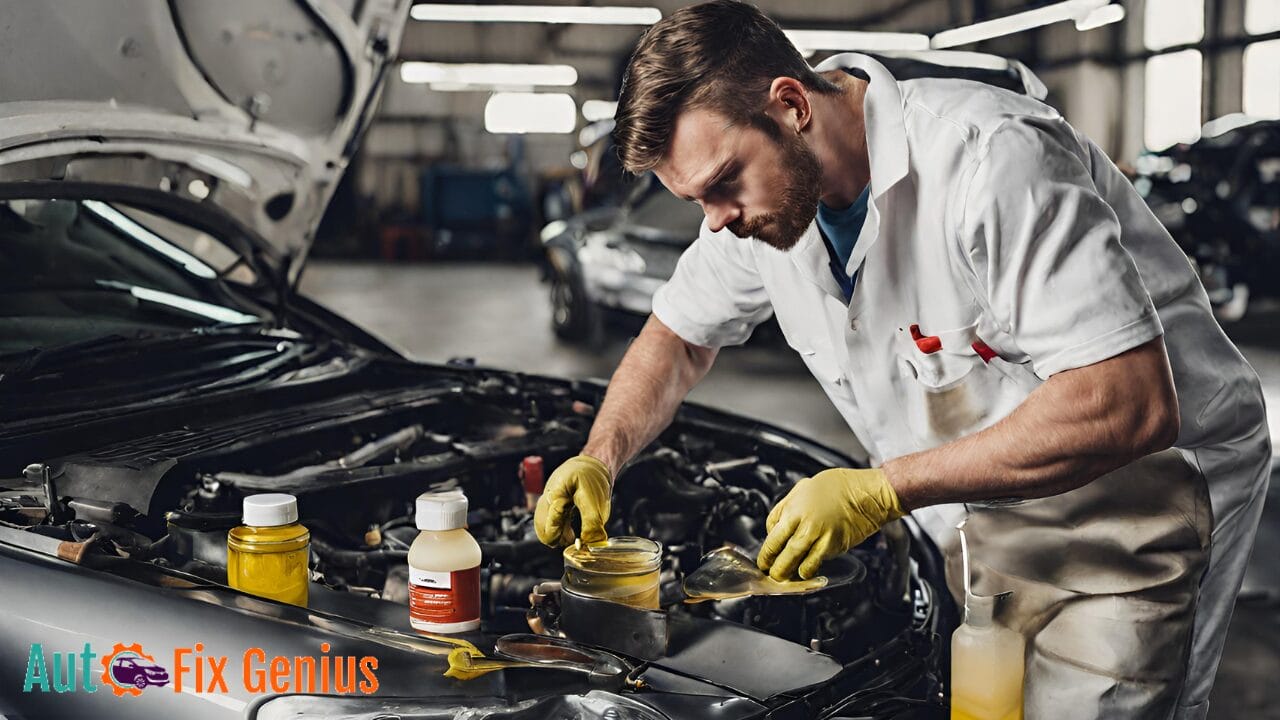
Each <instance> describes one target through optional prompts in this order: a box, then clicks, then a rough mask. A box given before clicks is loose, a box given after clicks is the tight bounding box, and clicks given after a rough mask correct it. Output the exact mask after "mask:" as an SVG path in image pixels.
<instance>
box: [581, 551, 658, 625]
mask: <svg viewBox="0 0 1280 720" xmlns="http://www.w3.org/2000/svg"><path fill="white" fill-rule="evenodd" d="M661 565H662V548H661V547H659V546H658V543H656V542H654V541H652V540H647V539H645V538H641V537H625V536H623V537H613V538H609V539H608V540H605V541H604V542H598V543H592V544H590V545H583V544H581V543H575V544H573V545H570V546H569V547H567V548H565V551H564V577H563V578H562V584H563V586H564V587H565V588H566V589H568V590H571V591H573V592H575V593H577V594H579V595H585V596H587V597H593V598H598V599H600V600H608V601H610V602H616V603H621V604H623V605H630V606H631V607H636V608H641V609H644V610H657V609H658V570H659V568H660V567H661Z"/></svg>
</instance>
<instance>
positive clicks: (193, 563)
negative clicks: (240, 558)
mask: <svg viewBox="0 0 1280 720" xmlns="http://www.w3.org/2000/svg"><path fill="white" fill-rule="evenodd" d="M597 397H598V396H593V395H592V394H591V393H583V392H578V391H576V389H573V388H568V387H563V386H558V385H548V386H538V385H537V384H536V383H532V382H531V381H529V380H528V379H526V378H514V377H510V376H503V375H501V374H494V375H490V376H481V377H480V378H479V379H478V381H476V382H472V383H467V384H463V385H459V384H453V383H451V384H447V385H441V386H435V387H430V386H428V387H423V386H419V387H415V388H412V389H406V388H404V387H399V388H383V389H380V390H376V391H368V392H365V393H361V394H353V395H350V396H344V397H328V398H325V399H324V400H321V401H314V402H312V403H309V404H306V405H303V406H293V407H288V408H281V407H274V408H270V409H264V410H263V411H261V412H259V413H249V414H242V415H238V416H236V417H234V418H231V417H221V418H218V419H217V420H213V419H209V420H207V421H206V422H205V426H204V427H203V428H199V429H197V428H195V427H193V426H188V427H186V428H184V429H182V430H170V431H168V432H159V433H155V434H152V435H149V436H146V437H142V438H131V439H128V440H124V441H120V442H116V443H114V444H111V445H108V446H105V447H99V448H96V449H94V450H93V451H90V452H84V453H79V454H77V455H75V456H69V457H64V458H60V459H56V460H49V461H35V462H31V463H29V464H28V465H27V467H26V471H25V473H24V475H23V477H22V478H15V479H13V480H10V481H7V482H5V483H3V484H5V485H8V486H9V489H8V490H6V491H5V492H4V493H3V494H2V495H0V520H3V522H4V523H5V524H6V525H8V526H9V527H10V528H21V529H22V530H23V531H24V532H26V533H30V534H36V535H42V536H45V537H48V538H52V539H55V540H57V541H59V542H61V543H64V546H65V544H66V543H71V544H73V545H74V544H81V545H83V546H84V547H85V548H86V550H85V554H86V556H97V557H98V561H97V562H98V564H99V565H100V566H102V567H106V568H108V569H111V570H112V571H114V572H119V573H120V574H124V575H130V576H134V577H138V576H140V575H142V574H145V573H143V572H142V571H140V570H139V567H140V566H146V567H147V568H148V570H147V572H159V573H168V574H173V575H181V576H186V577H189V578H196V579H200V580H203V581H206V582H209V583H215V584H223V585H225V583H226V554H227V550H226V536H227V531H228V530H229V529H230V528H232V527H234V526H236V525H238V524H240V519H241V518H240V505H241V502H242V500H243V498H244V497H245V496H246V495H248V494H253V493H260V492H283V493H290V494H293V495H295V496H296V497H297V498H298V507H299V514H300V522H301V523H302V524H303V525H305V526H306V527H307V529H308V530H309V531H310V534H311V535H310V537H311V541H310V542H311V545H310V548H311V562H310V571H311V580H312V587H313V591H312V592H313V596H314V595H315V594H316V593H317V592H319V593H338V594H342V595H345V596H349V597H350V598H353V599H357V598H358V599H359V600H360V601H362V602H367V603H369V604H370V605H369V606H368V607H370V608H373V607H374V606H375V604H376V606H378V607H381V608H385V603H388V602H390V603H399V604H401V605H407V603H408V585H407V579H408V565H407V555H408V550H409V546H410V544H411V543H412V542H413V540H414V538H415V537H416V536H417V534H418V529H417V528H416V527H415V524H414V515H413V513H414V500H415V498H416V497H417V496H418V495H419V494H420V493H423V492H428V491H439V490H447V489H453V488H457V489H461V490H463V491H464V492H465V494H466V496H467V498H468V499H469V503H470V509H469V512H468V514H467V525H468V528H469V531H470V533H471V534H472V535H473V536H474V537H475V538H476V539H477V541H478V542H479V544H480V547H481V551H482V556H483V561H482V570H481V608H482V610H481V612H482V628H483V632H484V633H485V634H488V635H494V636H498V635H504V634H508V633H529V632H530V631H531V630H533V631H534V632H542V633H547V632H548V628H547V627H546V626H545V622H544V621H545V620H546V617H545V612H542V611H545V607H543V608H539V607H537V605H538V597H537V593H535V589H537V588H539V587H540V586H542V585H544V584H546V583H554V582H556V581H558V580H559V579H560V578H561V575H562V573H563V569H564V563H563V558H562V555H561V551H560V550H559V549H554V548H549V547H546V546H544V545H543V544H542V543H540V542H539V541H538V539H537V537H536V535H535V533H534V529H533V506H534V502H535V501H536V494H533V493H530V492H528V490H529V489H530V488H529V487H528V484H527V483H525V482H523V481H522V475H527V474H528V473H529V468H531V467H535V466H540V467H542V468H545V473H546V474H547V475H549V474H550V473H551V471H552V470H553V469H554V468H555V467H556V466H557V464H558V463H560V462H562V461H563V460H565V459H566V458H568V457H570V456H572V455H573V454H575V453H576V451H577V448H579V447H581V445H582V443H583V442H584V440H585V437H586V433H587V430H588V429H589V427H590V423H591V416H592V414H593V412H594V404H593V400H595V399H596V398H597ZM353 408H359V409H360V411H359V412H353V411H352V410H353ZM726 417H727V416H721V415H720V414H718V413H715V412H713V411H703V410H702V409H699V408H690V409H686V410H683V411H682V413H681V415H680V417H678V418H677V421H676V422H675V423H673V425H672V426H671V427H670V428H669V429H668V430H667V431H666V432H664V433H663V434H662V435H661V436H660V437H659V438H658V440H657V441H655V442H654V443H653V444H652V445H651V446H650V447H649V448H647V449H646V451H645V452H643V453H642V454H641V455H639V456H638V457H636V458H635V459H634V460H633V461H632V462H631V463H629V464H628V465H627V466H626V467H625V468H624V470H623V471H622V473H621V474H620V476H619V478H618V479H617V482H616V485H615V495H614V501H613V511H612V516H611V518H610V521H609V524H608V526H607V530H608V532H609V534H610V536H618V535H633V536H639V537H643V538H649V539H651V540H653V541H655V542H657V543H659V544H660V546H661V548H662V564H661V571H660V606H661V608H662V609H663V611H664V612H665V613H666V614H667V615H668V616H670V617H672V618H676V617H680V618H684V619H687V620H688V621H689V622H693V623H695V626H694V627H698V628H711V627H716V626H722V627H726V628H732V627H740V628H750V629H752V630H753V631H758V632H763V633H767V634H769V635H771V636H774V637H776V638H778V639H780V640H783V641H786V643H790V644H792V645H793V646H794V648H795V651H796V652H797V653H799V652H803V651H813V652H816V653H822V654H825V655H827V656H830V657H831V658H833V659H834V660H835V661H836V662H838V663H839V664H840V666H843V667H844V668H845V669H846V671H849V670H851V669H857V671H858V672H857V673H855V674H849V673H847V672H846V673H845V674H844V675H842V677H845V683H844V689H843V690H840V691H838V692H837V691H836V690H829V691H828V692H827V693H825V694H824V695H823V699H822V701H821V702H820V703H819V705H821V706H822V707H825V708H827V709H828V710H831V711H832V712H834V709H835V708H841V710H840V712H839V716H844V714H845V713H853V714H855V715H856V714H857V713H855V712H854V711H855V710H857V711H858V712H865V713H866V714H870V715H873V716H876V717H880V716H884V717H890V716H894V713H886V712H882V711H888V710H898V711H902V710H909V709H911V708H913V707H916V706H918V705H920V704H924V703H928V702H935V703H936V702H937V701H938V700H939V699H940V698H941V697H942V690H943V685H942V677H941V675H940V670H939V668H943V667H946V665H945V662H944V658H943V657H942V655H943V653H944V648H943V647H942V646H943V645H944V644H945V643H942V642H940V641H939V639H938V638H939V637H945V628H944V627H942V626H944V625H945V624H946V623H947V622H949V619H948V613H949V612H952V613H953V612H954V611H953V610H951V609H950V608H949V606H948V605H947V603H948V602H949V601H948V600H946V599H945V598H944V595H945V589H944V588H942V587H940V585H939V583H938V582H937V580H936V579H935V580H932V581H931V580H930V578H931V577H932V578H940V577H941V569H940V567H939V566H937V564H936V551H932V554H931V546H928V543H927V540H925V539H924V538H923V535H922V534H921V533H920V532H919V531H918V529H916V528H915V527H914V526H913V525H912V524H910V523H909V521H907V522H904V521H897V522H894V523H891V524H890V525H888V526H886V527H885V528H884V529H883V530H882V531H881V532H879V533H877V534H876V535H874V536H872V537H871V538H869V539H868V540H867V541H866V542H864V543H863V544H862V545H861V546H859V547H857V548H855V549H853V550H851V551H850V552H849V553H848V554H846V555H845V556H844V557H841V558H836V559H834V560H833V561H831V562H830V563H829V565H828V566H825V567H824V572H826V573H827V574H829V575H830V576H831V580H832V581H831V582H830V583H829V584H828V585H827V587H825V588H823V589H821V590H819V591H816V592H812V593H809V594H805V595H796V596H753V597H738V598H733V599H724V600H713V601H708V602H699V603H696V604H695V603H686V602H685V599H686V598H685V596H684V592H683V590H682V585H681V583H682V581H683V579H684V578H685V577H686V576H687V575H688V573H690V572H692V571H693V570H694V569H695V568H697V567H698V566H699V564H700V562H701V561H702V559H703V557H704V556H705V555H706V554H707V553H709V552H711V551H714V550H716V549H717V548H721V547H723V546H725V545H726V544H729V545H733V546H736V547H738V548H741V549H742V550H743V551H744V552H746V553H749V554H750V555H751V556H752V557H754V554H755V552H756V550H757V549H758V547H759V545H760V543H761V542H762V541H763V539H764V536H765V527H764V525H765V518H766V516H767V515H768V512H769V510H770V508H772V507H773V505H774V503H776V502H777V501H779V500H780V499H781V498H782V497H783V496H784V495H785V494H786V493H787V491H788V490H789V489H790V488H791V487H792V486H793V485H794V484H795V483H796V482H797V481H799V480H800V479H802V478H804V477H806V476H808V475H810V474H812V473H815V472H817V471H819V470H821V469H823V468H824V467H827V466H830V464H831V463H834V462H837V461H838V456H834V454H832V453H830V451H827V450H825V448H821V447H820V446H816V445H808V444H802V443H800V442H798V441H797V439H795V438H792V437H789V436H785V435H781V434H778V433H776V432H773V431H772V430H771V429H768V428H764V427H760V426H754V425H750V424H747V423H745V422H743V421H739V420H737V419H733V423H728V422H726V421H725V418H726ZM734 423H737V424H736V425H735V424H734ZM535 489H536V488H535ZM84 564H88V565H93V564H94V563H93V562H91V561H88V562H84ZM531 603H532V605H533V606H532V607H531ZM344 607H346V608H347V610H346V611H345V612H346V613H347V614H348V615H350V616H352V619H353V620H356V621H360V620H362V618H361V617H359V615H360V614H361V610H360V608H361V607H362V606H361V604H360V602H349V603H347V604H346V605H345V606H344ZM405 612H406V614H407V608H406V610H405ZM540 612H541V614H540ZM375 616H376V613H373V612H370V613H369V617H370V618H372V617H375ZM699 632H703V631H701V630H700V631H699ZM688 672H689V673H690V674H691V675H695V674H697V673H699V672H700V671H699V669H698V668H697V667H693V668H691V669H689V670H688ZM756 672H757V674H758V675H759V676H761V677H764V676H766V675H767V674H768V673H769V672H771V671H770V669H769V668H768V667H761V668H758V669H757V670H756ZM709 674H711V675H713V676H714V673H713V672H711V673H709ZM855 676H856V677H857V678H859V679H857V680H856V681H855V680H853V679H852V678H854V677H855ZM712 679H714V677H713V678H712ZM831 716H832V717H834V716H836V715H831Z"/></svg>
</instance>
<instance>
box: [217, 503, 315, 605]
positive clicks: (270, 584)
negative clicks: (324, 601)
mask: <svg viewBox="0 0 1280 720" xmlns="http://www.w3.org/2000/svg"><path fill="white" fill-rule="evenodd" d="M241 522H243V523H244V525H241V526H239V527H234V528H231V530H230V531H229V532H228V533H227V582H228V584H230V585H231V587H233V588H236V589H237V590H242V591H244V592H247V593H251V594H253V595H258V596H259V597H265V598H271V599H272V600H279V601H280V602H286V603H291V604H293V605H300V606H302V607H306V606H307V581H308V580H309V576H308V572H307V562H308V560H309V559H310V554H311V533H310V532H308V531H307V529H306V528H305V527H303V526H302V525H299V524H298V499H297V498H295V497H294V496H292V495H286V494H284V493H264V494H261V495H250V496H248V497H246V498H245V499H244V512H243V515H242V516H241Z"/></svg>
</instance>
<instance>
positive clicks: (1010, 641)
mask: <svg viewBox="0 0 1280 720" xmlns="http://www.w3.org/2000/svg"><path fill="white" fill-rule="evenodd" d="M995 601H996V598H995V597H979V596H970V597H969V598H968V602H966V603H965V619H964V624H963V625H961V626H960V627H958V628H956V631H955V633H954V634H952V636H951V720H1022V676H1023V668H1024V667H1025V661H1024V659H1023V654H1024V653H1023V651H1024V649H1025V645H1024V643H1023V640H1022V636H1021V635H1019V634H1018V633H1016V632H1014V631H1012V630H1010V629H1009V628H1006V627H1002V626H1000V625H997V624H996V623H995V622H994V620H993V619H992V611H993V609H994V606H995Z"/></svg>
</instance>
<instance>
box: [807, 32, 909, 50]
mask: <svg viewBox="0 0 1280 720" xmlns="http://www.w3.org/2000/svg"><path fill="white" fill-rule="evenodd" d="M782 32H783V33H784V34H786V36H787V38H788V39H789V40H791V44H792V45H795V46H796V48H797V49H799V50H800V51H801V52H805V51H810V52H812V51H815V50H928V49H929V37H928V36H927V35H921V34H919V33H892V32H856V31H841V30H783V31H782Z"/></svg>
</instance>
